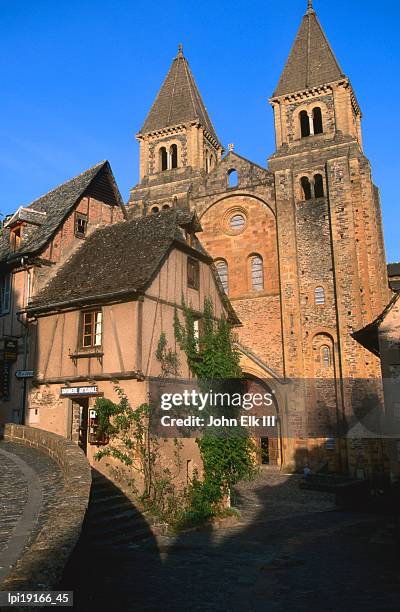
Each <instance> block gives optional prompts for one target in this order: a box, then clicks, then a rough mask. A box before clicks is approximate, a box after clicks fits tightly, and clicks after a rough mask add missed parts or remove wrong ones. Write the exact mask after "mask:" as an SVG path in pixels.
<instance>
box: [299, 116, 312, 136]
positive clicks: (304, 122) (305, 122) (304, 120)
mask: <svg viewBox="0 0 400 612" xmlns="http://www.w3.org/2000/svg"><path fill="white" fill-rule="evenodd" d="M299 120H300V131H301V137H302V138H305V137H306V136H309V135H310V119H309V117H308V113H307V111H305V110H303V111H301V113H300V114H299Z"/></svg>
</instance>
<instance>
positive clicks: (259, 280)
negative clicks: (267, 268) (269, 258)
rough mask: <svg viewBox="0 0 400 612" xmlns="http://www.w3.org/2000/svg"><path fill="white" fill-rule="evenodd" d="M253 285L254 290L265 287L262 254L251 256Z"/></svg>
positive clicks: (260, 289)
mask: <svg viewBox="0 0 400 612" xmlns="http://www.w3.org/2000/svg"><path fill="white" fill-rule="evenodd" d="M251 287H252V289H253V291H262V290H263V289H264V266H263V260H262V257H261V255H252V256H251Z"/></svg>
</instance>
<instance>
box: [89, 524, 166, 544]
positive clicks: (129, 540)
mask: <svg viewBox="0 0 400 612" xmlns="http://www.w3.org/2000/svg"><path fill="white" fill-rule="evenodd" d="M153 538H154V536H153V534H152V533H151V532H150V531H149V529H148V528H147V527H144V528H143V529H137V530H136V531H135V532H134V533H128V534H126V533H125V534H121V535H117V534H115V536H114V537H113V538H110V539H108V538H105V539H104V540H101V539H100V538H97V540H93V541H91V542H90V547H91V549H97V548H111V549H112V548H120V547H121V544H127V545H129V544H136V543H139V542H140V543H142V542H144V541H146V540H148V539H149V540H152V539H153Z"/></svg>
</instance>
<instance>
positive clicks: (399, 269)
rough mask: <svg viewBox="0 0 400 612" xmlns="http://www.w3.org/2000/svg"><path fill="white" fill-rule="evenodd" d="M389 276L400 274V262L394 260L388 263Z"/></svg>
mask: <svg viewBox="0 0 400 612" xmlns="http://www.w3.org/2000/svg"><path fill="white" fill-rule="evenodd" d="M387 271H388V276H389V278H390V277H391V276H400V263H397V262H394V263H389V264H388V265H387Z"/></svg>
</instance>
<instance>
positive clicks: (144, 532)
mask: <svg viewBox="0 0 400 612" xmlns="http://www.w3.org/2000/svg"><path fill="white" fill-rule="evenodd" d="M151 537H153V533H152V531H151V529H150V526H149V523H148V521H147V519H146V518H145V516H144V514H143V512H141V511H140V510H139V509H138V508H136V507H135V505H134V503H133V502H132V500H130V499H129V498H128V497H127V496H126V495H125V493H124V492H123V491H122V490H121V489H120V488H119V487H118V486H117V485H115V484H114V483H113V482H112V481H111V480H109V479H108V478H107V477H106V476H104V475H103V474H100V472H98V471H97V470H94V469H92V488H91V493H90V501H89V507H88V510H87V513H86V517H85V523H84V526H83V531H82V537H81V538H82V540H84V543H85V544H86V545H88V546H89V547H90V548H96V547H101V548H104V547H105V546H107V547H110V546H111V547H112V546H121V545H123V544H124V543H126V544H130V545H133V544H135V543H137V542H141V541H143V540H145V539H147V538H151Z"/></svg>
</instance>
